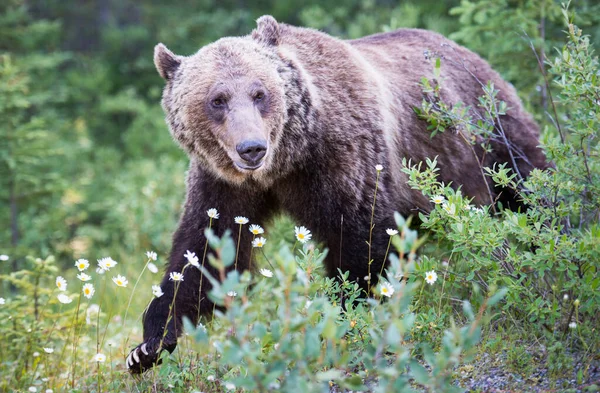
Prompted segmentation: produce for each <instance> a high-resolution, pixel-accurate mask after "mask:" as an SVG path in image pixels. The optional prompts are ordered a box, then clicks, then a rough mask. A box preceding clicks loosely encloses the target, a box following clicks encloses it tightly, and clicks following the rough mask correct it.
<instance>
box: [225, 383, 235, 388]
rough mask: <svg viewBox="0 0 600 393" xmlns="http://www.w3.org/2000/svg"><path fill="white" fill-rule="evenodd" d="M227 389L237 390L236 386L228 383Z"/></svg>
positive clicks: (226, 384)
mask: <svg viewBox="0 0 600 393" xmlns="http://www.w3.org/2000/svg"><path fill="white" fill-rule="evenodd" d="M225 389H227V390H235V385H234V384H233V383H231V382H226V383H225Z"/></svg>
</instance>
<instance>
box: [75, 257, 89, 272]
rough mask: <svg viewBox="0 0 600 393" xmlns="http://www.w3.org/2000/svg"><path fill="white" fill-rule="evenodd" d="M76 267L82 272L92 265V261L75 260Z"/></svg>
mask: <svg viewBox="0 0 600 393" xmlns="http://www.w3.org/2000/svg"><path fill="white" fill-rule="evenodd" d="M75 267H77V269H79V271H80V272H82V271H84V270H85V269H87V268H88V267H90V263H89V261H88V260H87V259H83V258H82V259H78V260H76V261H75Z"/></svg>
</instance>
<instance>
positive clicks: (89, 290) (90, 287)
mask: <svg viewBox="0 0 600 393" xmlns="http://www.w3.org/2000/svg"><path fill="white" fill-rule="evenodd" d="M82 291H83V296H85V297H87V298H88V299H91V298H92V296H94V292H96V290H95V289H94V284H90V283H87V284H85V285H84V286H83V289H82Z"/></svg>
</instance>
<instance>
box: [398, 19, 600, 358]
mask: <svg viewBox="0 0 600 393" xmlns="http://www.w3.org/2000/svg"><path fill="white" fill-rule="evenodd" d="M563 13H564V16H565V19H566V20H567V26H568V39H569V41H568V43H567V44H566V45H565V46H564V48H563V49H562V51H559V53H558V56H557V58H556V59H555V60H554V61H553V62H552V68H551V71H550V72H551V75H552V76H553V77H554V78H555V79H554V86H556V87H557V88H558V90H559V95H558V102H559V103H560V104H562V105H561V106H560V107H559V109H558V110H559V111H560V112H555V113H554V115H555V120H556V126H557V130H550V129H546V131H545V132H544V137H543V145H544V147H545V149H546V151H547V155H548V159H549V160H551V161H552V162H553V163H554V166H555V168H553V169H550V170H547V171H540V170H534V171H532V172H531V174H530V176H529V177H528V178H527V179H526V180H524V181H523V180H521V179H519V177H518V176H517V174H515V173H512V172H511V171H510V170H509V169H507V168H505V167H504V166H502V165H500V166H495V167H493V168H484V167H482V168H481V171H482V172H481V173H482V176H484V175H485V176H490V177H491V178H492V179H493V180H494V182H495V184H497V185H498V186H501V187H509V188H511V189H513V190H514V191H515V192H516V193H517V195H518V197H519V198H520V199H521V200H522V201H523V202H524V204H525V206H526V207H524V208H523V209H520V210H519V211H510V210H506V209H503V207H502V206H500V205H498V206H494V205H492V206H484V207H475V206H472V205H470V200H469V199H468V198H466V197H465V196H464V195H462V193H461V191H460V189H458V190H456V189H454V188H452V187H450V185H446V184H442V183H440V182H438V181H437V180H436V172H437V170H438V168H437V162H436V160H435V159H434V160H427V162H426V165H422V163H421V164H413V163H409V162H405V165H406V168H405V172H406V173H407V174H408V176H409V179H410V180H409V184H410V185H411V187H413V188H416V189H419V190H421V191H422V192H423V193H424V194H425V195H426V196H428V197H430V198H432V200H434V199H436V201H434V202H438V204H436V207H435V209H434V210H433V211H432V212H431V213H430V214H421V215H420V218H421V221H422V222H423V227H424V228H426V229H428V230H430V231H431V233H432V235H433V237H434V239H436V240H438V241H439V242H440V243H443V244H445V246H446V250H447V251H446V252H445V253H444V254H443V255H442V256H441V257H439V258H435V259H433V261H434V262H433V263H434V264H435V265H436V266H441V265H442V262H441V259H445V260H446V264H448V265H447V266H448V267H447V269H446V271H447V274H448V275H449V277H450V279H449V280H448V285H447V286H446V290H447V291H449V292H450V293H452V294H455V295H454V296H459V297H460V296H465V295H466V292H465V289H468V290H470V288H476V291H477V290H479V289H480V288H482V289H484V290H486V291H487V290H488V289H489V288H493V287H496V286H504V287H506V288H507V289H508V295H507V297H506V302H505V303H504V304H503V310H504V311H505V312H506V315H507V316H508V317H510V318H513V320H515V321H520V323H525V322H527V323H530V324H531V325H532V326H533V327H535V330H534V331H537V332H539V334H541V333H542V332H546V333H548V334H549V335H550V336H552V337H554V338H555V339H559V340H560V339H561V338H562V337H563V336H564V335H565V334H566V333H567V332H568V331H569V330H570V327H571V330H574V331H576V332H578V333H582V332H584V331H587V330H586V329H588V328H591V327H592V326H595V325H597V324H598V315H597V305H598V301H599V300H600V295H599V292H598V287H599V286H600V276H599V275H598V269H599V267H600V227H599V220H598V219H599V217H600V216H599V214H600V188H599V187H600V157H599V154H598V152H599V149H598V143H597V138H598V130H599V128H600V116H599V113H600V110H599V108H600V100H599V98H600V78H599V76H600V72H599V69H598V59H597V58H596V57H594V56H593V51H592V49H591V47H590V43H589V40H588V38H587V37H586V36H584V35H583V34H582V33H581V30H579V29H578V28H577V27H576V26H574V25H573V24H572V23H571V21H570V20H569V17H568V13H567V10H566V9H565V10H563ZM435 67H436V68H437V70H436V75H439V67H443V64H442V65H440V61H439V59H438V60H437V62H436V65H435ZM423 89H424V92H425V93H426V94H428V97H430V98H429V99H425V100H424V102H423V105H422V107H421V108H419V109H418V110H417V113H418V115H419V116H420V117H422V118H423V119H425V120H427V121H428V123H429V124H430V129H431V130H432V137H433V138H435V136H434V135H435V133H436V132H444V131H447V132H450V130H452V132H457V133H459V134H460V135H461V136H462V137H463V140H464V141H465V143H469V144H475V143H480V144H481V146H482V147H483V148H484V149H489V144H488V143H487V141H488V140H489V135H490V134H491V133H492V132H495V131H496V129H495V127H499V126H498V123H497V121H496V120H497V119H500V121H501V116H502V115H503V114H504V112H505V111H506V105H505V103H503V102H500V101H498V100H497V98H496V91H495V90H494V87H493V86H492V85H489V84H488V85H487V86H485V87H484V88H483V89H482V93H483V96H482V97H481V99H480V103H479V107H478V108H468V107H465V106H464V105H461V104H458V105H455V106H451V105H448V104H445V103H443V102H440V101H439V89H443V86H440V81H439V80H435V81H427V80H426V81H424V83H423ZM471 109H474V110H475V109H476V110H477V111H478V112H479V113H481V114H482V115H483V116H484V118H483V119H482V120H477V121H476V120H474V118H473V117H471V116H470V115H469V114H470V113H471ZM557 113H560V115H559V114H557ZM467 293H468V292H467ZM582 326H583V327H582ZM588 332H589V331H588ZM580 343H581V345H582V346H584V347H586V348H587V344H586V340H585V339H583V338H582V339H581V340H580Z"/></svg>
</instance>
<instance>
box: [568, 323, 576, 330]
mask: <svg viewBox="0 0 600 393" xmlns="http://www.w3.org/2000/svg"><path fill="white" fill-rule="evenodd" d="M569 327H570V328H571V329H575V328H576V327H577V323H576V322H569Z"/></svg>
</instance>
